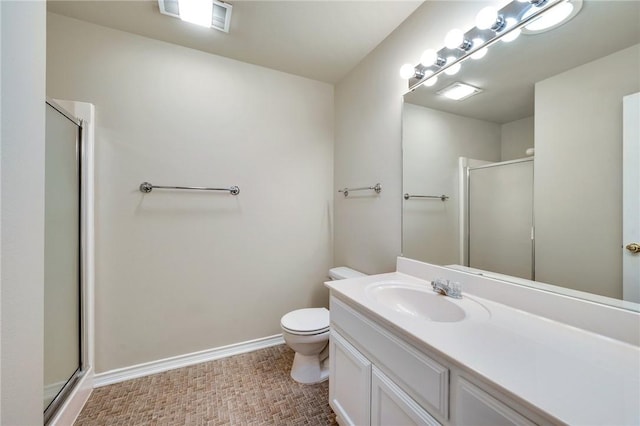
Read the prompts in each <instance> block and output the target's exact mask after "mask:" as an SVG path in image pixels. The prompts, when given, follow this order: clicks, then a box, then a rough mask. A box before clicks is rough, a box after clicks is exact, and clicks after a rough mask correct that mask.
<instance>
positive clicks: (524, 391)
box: [325, 272, 640, 425]
mask: <svg viewBox="0 0 640 426" xmlns="http://www.w3.org/2000/svg"><path fill="white" fill-rule="evenodd" d="M389 280H392V281H401V282H403V283H407V284H411V285H416V286H428V288H429V289H430V288H431V286H430V283H429V282H428V281H425V280H421V279H418V278H415V277H413V276H411V275H406V274H403V273H399V272H393V273H388V274H380V275H371V276H367V277H362V278H354V279H348V280H341V281H329V282H327V283H325V284H326V285H327V287H329V288H330V289H331V290H332V294H333V295H335V296H337V297H339V298H341V299H343V300H346V301H350V302H351V303H352V304H354V303H355V304H356V305H359V306H361V307H363V308H365V309H366V311H368V312H369V313H371V314H373V315H374V317H375V316H377V317H379V318H382V319H384V320H386V321H387V322H388V323H390V324H392V325H393V326H394V327H395V328H397V329H399V330H401V331H402V333H404V334H405V336H406V337H407V338H409V340H411V341H414V342H416V343H419V344H424V345H425V348H427V349H431V350H435V351H437V352H438V353H439V354H441V355H442V356H444V357H445V358H449V359H450V360H452V361H454V362H456V363H458V364H461V365H463V366H464V367H465V368H467V369H468V370H471V371H473V372H475V373H476V374H478V375H480V376H482V377H484V378H485V379H486V380H488V381H489V382H491V383H493V384H495V385H497V386H498V387H500V388H501V389H502V390H503V391H504V392H506V393H508V394H510V395H512V396H513V397H515V398H516V399H519V400H521V401H522V402H523V403H525V404H527V405H529V406H532V407H534V408H536V409H537V410H540V411H542V412H544V413H546V414H547V415H548V416H551V417H553V418H555V419H557V420H558V421H560V422H564V423H567V424H572V425H587V424H598V425H627V424H635V425H638V424H640V348H638V347H637V346H633V345H631V344H628V343H624V342H621V341H618V340H614V339H611V338H608V337H604V336H601V335H599V334H595V333H592V332H588V331H585V330H582V329H579V328H576V327H572V326H568V325H566V324H564V323H560V322H556V321H552V320H549V319H547V318H543V317H540V316H536V315H533V314H530V313H527V312H524V311H520V310H517V309H514V308H511V307H509V306H506V305H503V304H499V303H496V302H493V301H491V300H487V299H483V298H480V297H477V296H474V295H473V294H467V293H465V292H464V291H463V299H462V300H461V301H458V300H456V299H452V298H449V300H450V301H452V302H453V303H458V304H460V306H461V307H465V306H468V305H469V303H471V302H470V301H472V300H475V301H477V302H479V303H480V304H482V305H483V306H484V307H486V308H487V309H488V311H489V312H490V316H489V317H487V316H486V315H470V316H469V317H468V318H465V319H464V320H463V321H459V322H433V321H428V320H425V319H419V318H414V317H411V316H409V315H406V314H403V313H400V312H396V311H394V310H393V309H391V308H389V307H386V306H385V305H383V304H380V303H379V302H376V301H375V300H373V299H371V298H370V297H368V296H367V294H366V292H365V288H366V287H367V285H369V284H372V283H376V282H380V281H389Z"/></svg>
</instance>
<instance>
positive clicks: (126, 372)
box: [93, 334, 284, 388]
mask: <svg viewBox="0 0 640 426" xmlns="http://www.w3.org/2000/svg"><path fill="white" fill-rule="evenodd" d="M283 343H284V338H283V337H282V334H276V335H273V336H269V337H263V338H260V339H255V340H249V341H247V342H240V343H234V344H232V345H227V346H221V347H218V348H213V349H206V350H204V351H199V352H193V353H190V354H184V355H178V356H174V357H171V358H165V359H159V360H157V361H151V362H145V363H144V364H137V365H132V366H130V367H124V368H118V369H115V370H111V371H105V372H104V373H100V374H96V375H95V376H94V381H93V386H94V387H95V388H99V387H101V386H106V385H111V384H113V383H119V382H124V381H125V380H131V379H137V378H139V377H144V376H149V375H151V374H156V373H162V372H164V371H169V370H173V369H176V368H182V367H187V366H189V365H194V364H199V363H201V362H207V361H213V360H216V359H220V358H226V357H229V356H232V355H238V354H243V353H246V352H253V351H256V350H258V349H264V348H268V347H271V346H276V345H281V344H283Z"/></svg>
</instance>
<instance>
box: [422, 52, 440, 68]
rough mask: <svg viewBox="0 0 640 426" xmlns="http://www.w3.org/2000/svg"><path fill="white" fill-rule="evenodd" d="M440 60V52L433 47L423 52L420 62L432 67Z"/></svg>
mask: <svg viewBox="0 0 640 426" xmlns="http://www.w3.org/2000/svg"><path fill="white" fill-rule="evenodd" d="M437 60H438V52H436V51H435V50H433V49H427V50H425V51H424V52H422V56H421V57H420V63H421V64H422V65H424V66H425V67H430V66H431V65H433V64H435V63H436V61H437Z"/></svg>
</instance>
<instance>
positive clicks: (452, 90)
mask: <svg viewBox="0 0 640 426" xmlns="http://www.w3.org/2000/svg"><path fill="white" fill-rule="evenodd" d="M480 92H482V89H479V88H477V87H473V86H470V85H468V84H466V83H461V82H459V81H457V82H455V83H453V84H452V85H450V86H447V87H445V88H444V89H442V90H440V91H438V92H436V93H437V94H438V95H442V96H445V97H447V98H449V99H453V100H454V101H462V100H464V99H467V98H470V97H471V96H473V95H477V94H478V93H480Z"/></svg>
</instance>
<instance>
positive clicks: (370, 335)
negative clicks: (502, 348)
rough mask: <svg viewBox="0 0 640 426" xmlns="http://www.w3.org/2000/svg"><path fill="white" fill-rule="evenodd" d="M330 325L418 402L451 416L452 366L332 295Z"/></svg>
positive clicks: (433, 411)
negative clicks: (450, 384) (437, 359)
mask: <svg viewBox="0 0 640 426" xmlns="http://www.w3.org/2000/svg"><path fill="white" fill-rule="evenodd" d="M329 311H330V312H331V325H332V327H335V328H337V329H339V330H340V332H341V333H343V334H344V335H346V336H348V337H349V341H351V342H352V343H353V344H354V345H355V346H356V347H357V348H358V349H359V350H360V351H361V352H363V353H364V354H365V355H366V356H367V357H368V358H369V359H370V360H372V361H374V364H375V365H376V366H378V367H379V368H380V369H381V370H382V371H384V373H385V374H386V375H387V376H389V377H390V378H391V379H392V380H393V381H394V382H395V383H397V384H398V385H399V386H400V387H401V388H402V389H403V390H404V391H405V392H406V393H407V394H408V395H409V396H411V398H413V399H414V400H415V401H416V402H417V403H418V404H420V405H421V406H423V407H425V408H427V409H428V410H429V411H430V412H431V413H432V414H434V415H438V416H440V417H441V418H442V419H447V418H448V417H449V370H448V368H447V367H445V366H444V365H442V364H440V363H438V362H437V361H435V360H433V359H431V358H429V357H428V356H426V355H424V354H423V353H421V352H419V351H418V350H417V349H415V348H414V347H412V346H410V345H409V344H407V343H405V342H403V341H401V340H400V339H398V338H396V337H394V336H392V335H391V334H390V333H389V332H388V331H386V330H384V329H383V328H382V327H380V326H379V325H377V324H375V323H374V322H373V321H371V320H369V319H367V318H365V317H364V316H362V315H361V314H359V313H357V312H356V311H355V310H353V309H352V308H350V307H349V306H347V305H346V304H345V303H343V302H341V301H340V300H338V299H336V298H335V297H332V298H331V307H330V310H329Z"/></svg>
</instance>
